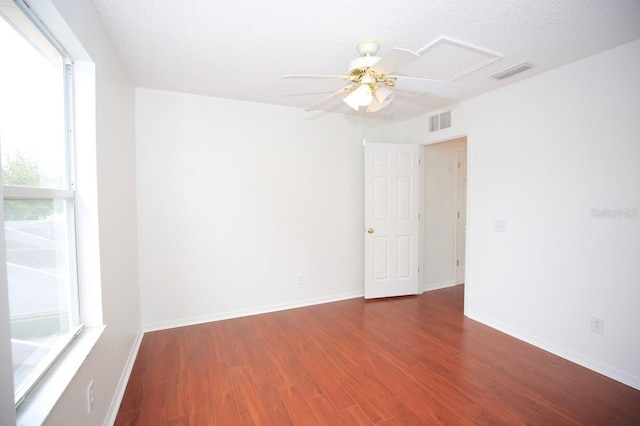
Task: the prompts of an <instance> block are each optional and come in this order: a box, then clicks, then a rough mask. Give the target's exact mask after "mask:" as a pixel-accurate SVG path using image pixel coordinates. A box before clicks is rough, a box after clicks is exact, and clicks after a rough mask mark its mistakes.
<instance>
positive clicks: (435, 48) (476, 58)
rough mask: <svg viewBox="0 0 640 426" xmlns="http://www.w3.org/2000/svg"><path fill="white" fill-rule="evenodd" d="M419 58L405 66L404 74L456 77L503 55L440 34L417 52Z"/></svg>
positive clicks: (446, 78) (441, 78)
mask: <svg viewBox="0 0 640 426" xmlns="http://www.w3.org/2000/svg"><path fill="white" fill-rule="evenodd" d="M416 53H417V54H418V55H420V58H419V59H417V60H416V61H414V62H413V63H411V64H410V65H408V66H406V67H404V68H402V73H403V74H405V73H406V74H409V75H419V76H423V77H426V78H432V79H436V80H445V81H455V80H458V79H459V78H461V77H463V76H465V75H467V74H470V73H472V72H474V71H477V70H479V69H481V68H484V67H486V66H487V65H489V64H492V63H493V62H495V61H498V60H500V59H502V58H503V55H502V54H500V53H497V52H493V51H491V50H488V49H485V48H482V47H479V46H474V45H472V44H470V43H466V42H463V41H459V40H454V39H452V38H449V37H445V36H441V37H438V38H437V39H436V40H434V41H432V42H431V43H429V44H427V45H426V46H425V47H423V48H422V49H420V50H418V51H417V52H416Z"/></svg>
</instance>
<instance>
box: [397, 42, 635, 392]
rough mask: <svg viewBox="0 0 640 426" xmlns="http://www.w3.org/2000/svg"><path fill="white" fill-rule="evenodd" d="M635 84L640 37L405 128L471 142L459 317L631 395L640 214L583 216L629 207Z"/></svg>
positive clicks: (632, 194) (632, 192) (631, 202)
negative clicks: (436, 123)
mask: <svg viewBox="0 0 640 426" xmlns="http://www.w3.org/2000/svg"><path fill="white" fill-rule="evenodd" d="M638 75H640V40H638V41H635V42H633V43H631V44H627V45H624V46H621V47H618V48H616V49H612V50H610V51H607V52H604V53H602V54H599V55H596V56H593V57H590V58H587V59H585V60H582V61H579V62H576V63H573V64H571V65H568V66H565V67H563V68H561V69H558V70H555V71H551V72H548V73H545V74H543V75H540V76H537V77H534V78H531V79H528V80H525V81H522V82H519V83H517V84H514V85H512V86H509V87H507V88H504V89H501V90H497V91H495V92H492V93H488V94H485V95H483V96H479V97H476V98H474V99H471V100H468V101H466V102H463V103H461V104H460V105H457V106H454V107H453V123H454V126H453V127H452V128H451V129H449V130H448V131H445V132H439V133H438V134H433V135H428V134H427V132H426V124H427V118H426V117H423V118H421V119H418V120H414V121H412V122H410V123H407V125H408V127H411V128H412V129H413V134H414V137H415V138H417V139H419V138H420V136H421V135H425V138H426V139H429V138H431V139H436V138H448V137H451V136H456V135H459V134H468V135H469V139H468V153H469V167H468V172H469V175H468V228H467V229H468V238H469V240H468V243H469V246H468V252H467V253H468V259H467V260H468V263H467V278H468V281H467V286H466V294H465V296H466V306H465V312H466V314H467V315H468V316H470V317H471V318H474V319H477V320H479V321H482V322H484V323H486V324H489V325H492V326H494V327H496V328H498V329H501V330H503V331H506V332H507V333H510V334H512V335H514V336H516V337H519V338H522V339H524V340H527V341H529V342H531V343H533V344H535V345H538V346H540V347H542V348H545V349H547V350H550V351H552V352H554V353H556V354H559V355H561V356H563V357H565V358H568V359H571V360H573V361H575V362H577V363H580V364H582V365H585V366H587V367H589V368H591V369H594V370H596V371H599V372H601V373H603V374H605V375H607V376H610V377H612V378H615V379H617V380H619V381H622V382H624V383H627V384H629V385H631V386H634V387H636V388H639V389H640V325H639V324H640V322H639V321H638V312H639V311H638V306H639V305H638V302H639V301H640V262H639V254H640V218H638V217H632V218H624V217H623V218H616V219H612V218H609V219H595V218H592V217H591V210H590V209H592V208H598V209H605V208H609V209H617V208H632V209H633V208H640V167H639V165H640V163H639V160H640V142H639V140H640V139H639V135H640V120H639V119H638V118H639V117H640V79H639V78H638ZM498 218H501V219H506V220H507V226H508V230H507V232H506V233H495V232H493V224H494V220H495V219H498ZM592 315H595V316H598V317H600V318H603V319H604V320H605V332H604V335H597V334H594V333H591V332H590V317H591V316H592Z"/></svg>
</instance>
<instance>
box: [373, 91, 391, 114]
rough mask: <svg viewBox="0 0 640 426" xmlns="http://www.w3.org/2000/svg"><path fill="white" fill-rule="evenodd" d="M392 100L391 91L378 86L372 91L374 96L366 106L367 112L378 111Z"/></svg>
mask: <svg viewBox="0 0 640 426" xmlns="http://www.w3.org/2000/svg"><path fill="white" fill-rule="evenodd" d="M392 100H393V92H392V91H391V90H389V89H387V88H386V87H384V86H378V87H377V88H376V90H375V93H374V98H373V100H372V101H371V103H370V104H369V106H368V107H367V112H376V111H380V110H381V109H382V108H385V107H386V106H388V105H389V104H391V101H392Z"/></svg>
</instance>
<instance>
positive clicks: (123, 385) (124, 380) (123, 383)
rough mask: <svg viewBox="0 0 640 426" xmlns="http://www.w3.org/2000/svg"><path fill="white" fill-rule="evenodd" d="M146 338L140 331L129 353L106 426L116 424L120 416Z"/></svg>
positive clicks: (106, 419) (110, 407)
mask: <svg viewBox="0 0 640 426" xmlns="http://www.w3.org/2000/svg"><path fill="white" fill-rule="evenodd" d="M143 336H144V332H143V331H142V330H140V331H139V332H138V335H137V336H136V339H135V340H134V342H133V345H132V346H131V351H129V357H128V358H127V363H126V364H125V366H124V370H123V371H122V374H121V375H120V381H119V382H118V387H117V388H116V392H115V394H114V396H113V399H112V400H111V405H110V406H109V412H108V413H107V416H106V418H105V422H104V425H105V426H110V425H113V424H114V423H115V422H116V417H117V415H118V410H119V409H120V404H121V403H122V398H123V397H124V391H125V390H126V389H127V384H128V383H129V377H131V371H132V370H133V364H134V363H135V362H136V357H137V356H138V350H140V345H141V344H142V337H143Z"/></svg>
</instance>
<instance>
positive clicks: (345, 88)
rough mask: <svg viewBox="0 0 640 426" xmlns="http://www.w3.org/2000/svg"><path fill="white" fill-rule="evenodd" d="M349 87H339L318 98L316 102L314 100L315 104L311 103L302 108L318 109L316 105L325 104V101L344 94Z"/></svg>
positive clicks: (306, 109) (308, 109)
mask: <svg viewBox="0 0 640 426" xmlns="http://www.w3.org/2000/svg"><path fill="white" fill-rule="evenodd" d="M349 87H350V86H347V87H343V88H342V89H340V90H337V91H335V92H333V93H332V94H330V95H329V96H327V97H324V98H322V99H320V100H319V101H318V102H316V103H315V104H313V105H310V106H308V107H306V108H305V109H304V110H305V111H314V110H316V109H318V107H319V106H321V105H324V104H326V103H327V102H329V101H331V100H333V99H335V98H337V97H339V96H341V95H344V94H345V93H347V92H348V91H349Z"/></svg>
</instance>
